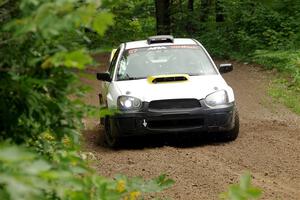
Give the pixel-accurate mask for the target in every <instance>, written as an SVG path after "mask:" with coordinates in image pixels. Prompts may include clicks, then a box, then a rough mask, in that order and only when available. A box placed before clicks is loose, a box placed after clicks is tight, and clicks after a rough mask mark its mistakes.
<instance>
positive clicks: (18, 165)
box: [0, 144, 173, 200]
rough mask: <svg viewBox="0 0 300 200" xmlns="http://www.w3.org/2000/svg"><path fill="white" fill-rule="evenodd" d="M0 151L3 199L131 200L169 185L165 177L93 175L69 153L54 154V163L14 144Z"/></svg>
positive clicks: (0, 195)
mask: <svg viewBox="0 0 300 200" xmlns="http://www.w3.org/2000/svg"><path fill="white" fill-rule="evenodd" d="M0 152H1V153H0V177H1V179H0V197H2V199H6V200H20V199H24V200H42V199H51V200H54V199H61V200H77V199H86V200H87V199H89V200H101V199H103V200H105V199H109V200H111V199H115V200H119V199H125V198H128V199H132V200H135V199H140V197H142V196H143V193H148V192H159V191H161V190H163V189H165V188H167V187H169V186H171V185H172V184H173V181H172V180H170V179H168V178H167V177H166V176H165V175H162V176H160V177H158V178H156V179H153V180H149V181H144V180H143V179H142V178H140V177H135V178H128V177H125V176H122V175H119V176H117V177H116V178H115V179H114V180H109V179H106V178H104V177H101V176H97V175H95V174H94V173H93V172H92V171H91V170H89V169H88V168H87V167H86V163H84V161H83V160H82V159H81V158H80V157H79V155H78V154H77V153H75V152H70V151H59V152H56V153H54V162H49V161H46V160H45V159H43V158H40V156H39V155H38V154H36V153H34V152H30V151H28V149H27V148H25V147H19V146H15V145H8V144H5V145H1V146H0ZM2 152H3V153H2ZM8 156H11V157H12V159H10V158H8Z"/></svg>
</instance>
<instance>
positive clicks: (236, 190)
mask: <svg viewBox="0 0 300 200" xmlns="http://www.w3.org/2000/svg"><path fill="white" fill-rule="evenodd" d="M261 194H262V191H261V189H259V188H258V187H254V186H252V184H251V175H250V173H245V174H243V175H242V176H241V178H240V183H239V184H233V185H230V186H229V189H228V191H227V192H225V193H222V194H220V199H226V200H250V199H257V198H259V197H260V196H261Z"/></svg>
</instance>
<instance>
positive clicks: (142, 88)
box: [115, 75, 233, 102]
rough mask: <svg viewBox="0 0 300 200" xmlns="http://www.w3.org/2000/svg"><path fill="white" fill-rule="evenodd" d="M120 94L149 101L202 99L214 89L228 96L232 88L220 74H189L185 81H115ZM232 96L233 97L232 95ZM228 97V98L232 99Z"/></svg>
mask: <svg viewBox="0 0 300 200" xmlns="http://www.w3.org/2000/svg"><path fill="white" fill-rule="evenodd" d="M115 86H116V87H117V90H118V91H119V93H120V95H128V96H133V97H137V98H139V99H141V100H142V101H146V102H150V101H153V100H161V99H182V98H195V99H203V98H205V97H206V96H207V95H208V94H210V93H213V92H214V91H216V90H222V89H224V90H226V91H227V93H229V97H230V96H233V94H232V95H230V94H231V93H232V89H231V88H230V87H229V86H228V85H227V84H226V82H225V81H224V79H223V78H222V76H220V75H205V76H190V77H189V79H188V80H187V81H180V82H165V83H156V84H153V83H149V81H147V79H140V80H128V81H116V82H115ZM232 98H233V97H232ZM232 98H230V99H232Z"/></svg>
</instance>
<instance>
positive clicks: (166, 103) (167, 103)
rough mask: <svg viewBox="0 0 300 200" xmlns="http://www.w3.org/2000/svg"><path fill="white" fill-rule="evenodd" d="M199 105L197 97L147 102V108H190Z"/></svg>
mask: <svg viewBox="0 0 300 200" xmlns="http://www.w3.org/2000/svg"><path fill="white" fill-rule="evenodd" d="M199 107H201V104H200V102H199V100H197V99H169V100H157V101H151V102H150V103H149V110H167V109H190V108H199Z"/></svg>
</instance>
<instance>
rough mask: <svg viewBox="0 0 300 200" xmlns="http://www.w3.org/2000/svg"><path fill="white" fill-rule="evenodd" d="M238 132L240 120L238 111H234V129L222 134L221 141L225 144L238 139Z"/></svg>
mask: <svg viewBox="0 0 300 200" xmlns="http://www.w3.org/2000/svg"><path fill="white" fill-rule="evenodd" d="M239 132H240V118H239V113H238V111H235V117H234V127H233V128H232V129H231V130H229V131H225V132H224V133H222V139H223V140H224V141H227V142H230V141H234V140H235V139H236V138H237V137H238V135H239Z"/></svg>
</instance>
